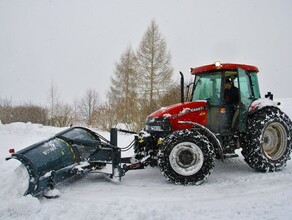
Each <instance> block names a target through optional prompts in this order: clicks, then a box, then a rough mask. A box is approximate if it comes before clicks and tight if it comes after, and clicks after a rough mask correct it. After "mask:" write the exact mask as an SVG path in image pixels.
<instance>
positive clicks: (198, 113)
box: [146, 100, 208, 131]
mask: <svg viewBox="0 0 292 220" xmlns="http://www.w3.org/2000/svg"><path fill="white" fill-rule="evenodd" d="M162 121H164V122H165V123H166V122H167V123H168V124H169V126H168V127H170V129H171V130H173V131H174V130H180V129H187V128H191V127H192V125H190V124H181V123H179V122H180V121H191V122H196V123H199V124H202V125H204V126H206V125H207V123H208V117H207V101H204V100H203V101H196V102H184V103H177V104H174V105H170V106H167V107H163V108H161V109H159V110H157V111H155V112H153V113H152V114H151V115H149V116H148V118H147V121H146V128H148V129H147V130H150V131H151V128H154V129H155V131H156V129H157V128H159V127H157V125H158V124H162ZM163 124H164V123H163ZM162 130H165V129H162Z"/></svg>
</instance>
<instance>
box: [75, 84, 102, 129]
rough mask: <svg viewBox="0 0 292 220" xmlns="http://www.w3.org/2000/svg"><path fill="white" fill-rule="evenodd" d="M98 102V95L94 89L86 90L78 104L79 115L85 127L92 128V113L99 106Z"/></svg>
mask: <svg viewBox="0 0 292 220" xmlns="http://www.w3.org/2000/svg"><path fill="white" fill-rule="evenodd" d="M99 100H100V99H99V95H98V93H97V92H96V91H95V90H94V89H88V90H86V92H85V94H84V96H83V97H82V98H81V99H80V101H79V102H78V110H79V114H80V116H81V117H82V119H83V120H84V121H85V123H86V124H87V125H91V126H93V125H94V124H95V122H96V120H95V117H94V114H93V113H94V111H95V110H96V109H97V108H98V105H99V104H100V101H99Z"/></svg>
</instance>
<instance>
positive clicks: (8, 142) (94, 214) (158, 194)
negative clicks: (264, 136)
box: [0, 98, 292, 220]
mask: <svg viewBox="0 0 292 220" xmlns="http://www.w3.org/2000/svg"><path fill="white" fill-rule="evenodd" d="M278 101H281V102H282V107H281V108H282V109H283V111H284V112H286V113H287V114H288V115H289V116H290V118H292V98H285V99H279V100H278ZM63 129H64V128H55V127H48V126H42V125H37V124H31V123H13V124H7V125H3V124H1V123H0V167H1V169H0V219H1V220H2V219H30V220H34V219H35V220H39V219H48V220H49V219H52V220H58V219H60V220H65V219H71V220H74V219H95V220H96V219H127V220H131V219H139V220H143V219H151V220H152V219H184V220H187V219H291V218H292V162H291V161H289V162H288V165H287V167H286V168H285V169H284V170H283V171H281V172H275V173H257V172H255V171H254V170H252V169H251V168H249V166H248V165H247V164H246V163H245V162H244V160H243V158H242V156H240V157H238V158H233V159H227V160H225V161H224V162H222V161H219V160H217V161H216V166H215V169H214V171H213V173H212V174H211V175H210V177H209V179H208V181H207V182H206V183H204V184H202V185H200V186H181V185H174V184H171V183H168V182H167V180H166V179H165V178H164V177H163V176H162V174H161V173H160V171H159V170H158V169H157V168H147V169H145V170H137V171H129V172H128V173H126V175H125V176H124V177H123V178H122V181H121V182H120V183H114V182H111V181H109V180H108V179H106V178H104V176H103V175H101V174H88V175H86V176H84V177H83V178H79V179H75V180H73V181H70V182H67V183H64V184H61V185H59V186H58V189H59V190H60V192H61V197H60V198H58V199H45V198H41V199H37V198H34V197H32V196H26V197H23V196H21V192H22V191H23V188H24V187H25V185H23V183H22V181H20V180H21V178H22V176H23V175H25V173H23V172H22V170H21V169H20V168H19V163H18V161H15V160H10V161H5V157H7V156H9V153H8V149H9V148H15V150H19V149H22V148H24V147H26V146H28V145H30V144H33V143H35V142H38V141H40V140H42V139H45V138H48V137H50V136H52V135H53V134H55V133H57V132H59V131H61V130H63ZM100 133H102V134H103V135H104V136H106V137H109V134H108V133H105V132H100ZM132 138H133V137H132V136H131V135H128V136H127V135H122V134H120V135H119V146H126V145H127V144H128V143H130V141H131V140H132ZM132 153H133V152H130V154H132Z"/></svg>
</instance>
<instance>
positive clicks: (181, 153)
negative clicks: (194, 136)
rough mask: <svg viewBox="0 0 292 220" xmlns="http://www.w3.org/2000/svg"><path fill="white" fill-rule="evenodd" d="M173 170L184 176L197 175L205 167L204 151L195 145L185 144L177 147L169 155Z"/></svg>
mask: <svg viewBox="0 0 292 220" xmlns="http://www.w3.org/2000/svg"><path fill="white" fill-rule="evenodd" d="M169 161H170V165H171V167H172V169H173V170H174V171H175V172H176V173H178V174H180V175H183V176H191V175H193V174H195V173H197V172H198V171H199V170H200V169H201V168H202V166H203V162H204V156H203V152H202V150H201V149H200V148H199V147H198V146H197V145H196V144H194V143H191V142H183V143H180V144H178V145H176V146H175V147H174V148H173V149H172V151H171V152H170V154H169Z"/></svg>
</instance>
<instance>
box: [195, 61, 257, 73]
mask: <svg viewBox="0 0 292 220" xmlns="http://www.w3.org/2000/svg"><path fill="white" fill-rule="evenodd" d="M237 68H241V69H243V70H248V71H251V72H259V69H258V68H257V67H256V66H251V65H246V64H235V63H220V62H215V63H213V64H209V65H205V66H200V67H196V68H191V74H192V75H195V74H198V73H203V72H209V71H215V70H235V71H236V70H237Z"/></svg>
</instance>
